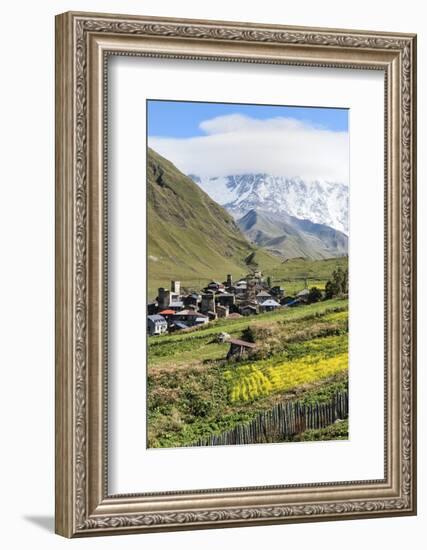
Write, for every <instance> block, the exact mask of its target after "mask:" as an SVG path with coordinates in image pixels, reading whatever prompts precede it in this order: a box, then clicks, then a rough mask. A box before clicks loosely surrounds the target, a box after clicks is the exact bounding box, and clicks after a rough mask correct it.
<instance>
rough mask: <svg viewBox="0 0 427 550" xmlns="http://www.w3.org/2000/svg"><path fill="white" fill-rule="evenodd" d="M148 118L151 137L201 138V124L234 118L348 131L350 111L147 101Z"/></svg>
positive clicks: (321, 108) (203, 133)
mask: <svg viewBox="0 0 427 550" xmlns="http://www.w3.org/2000/svg"><path fill="white" fill-rule="evenodd" d="M147 114H148V117H147V118H148V135H149V136H150V137H151V136H153V137H154V136H162V137H169V138H188V137H195V136H202V135H205V132H204V131H203V130H202V129H201V128H200V126H199V125H200V123H202V122H203V121H205V120H209V119H213V118H216V117H220V116H226V115H233V114H239V115H243V116H246V117H250V118H252V119H257V120H268V119H273V118H276V117H285V118H292V119H296V120H299V121H301V122H303V123H306V124H310V125H311V126H313V127H321V128H323V129H326V130H330V131H341V132H347V131H348V109H334V108H324V107H285V106H270V105H243V104H232V103H202V102H201V103H198V102H192V101H159V100H148V101H147Z"/></svg>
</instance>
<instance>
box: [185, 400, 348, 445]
mask: <svg viewBox="0 0 427 550" xmlns="http://www.w3.org/2000/svg"><path fill="white" fill-rule="evenodd" d="M347 417H348V393H347V392H337V393H336V394H335V395H334V396H333V398H332V400H331V401H329V402H327V403H315V404H310V405H304V404H302V403H301V402H299V401H297V402H287V403H279V404H277V405H275V406H274V407H273V408H272V409H270V410H269V411H264V412H262V413H260V414H258V415H257V416H256V418H254V420H252V421H251V422H249V423H247V424H238V425H237V426H235V427H234V428H233V429H231V430H228V431H226V432H222V433H221V434H218V435H212V436H210V437H208V438H206V439H201V440H199V441H197V442H195V443H193V445H192V446H193V447H204V446H212V445H244V444H251V443H273V442H278V441H283V440H284V439H286V438H287V437H290V436H293V435H296V434H298V433H301V432H304V431H305V430H311V429H319V428H325V427H326V426H329V425H331V424H333V423H334V422H335V421H336V420H343V419H345V418H347Z"/></svg>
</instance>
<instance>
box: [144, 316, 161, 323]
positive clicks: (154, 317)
mask: <svg viewBox="0 0 427 550" xmlns="http://www.w3.org/2000/svg"><path fill="white" fill-rule="evenodd" d="M147 319H149V320H150V321H152V322H153V323H158V322H160V321H164V322H165V323H166V319H165V318H164V317H163V316H162V315H148V316H147Z"/></svg>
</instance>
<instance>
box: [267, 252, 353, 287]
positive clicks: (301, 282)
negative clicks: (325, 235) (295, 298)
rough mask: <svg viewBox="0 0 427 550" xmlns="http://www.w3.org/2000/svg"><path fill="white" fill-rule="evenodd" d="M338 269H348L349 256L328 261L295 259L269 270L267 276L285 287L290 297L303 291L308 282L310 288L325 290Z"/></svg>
mask: <svg viewBox="0 0 427 550" xmlns="http://www.w3.org/2000/svg"><path fill="white" fill-rule="evenodd" d="M337 267H341V268H342V269H347V267H348V256H343V257H341V258H330V259H328V260H307V259H304V258H294V259H292V260H286V261H285V262H281V263H280V264H279V265H274V266H271V267H270V268H267V269H266V270H265V274H266V275H270V276H271V278H272V281H273V283H275V284H280V285H282V286H284V288H285V290H286V294H288V295H290V294H293V293H295V292H298V291H299V290H302V289H303V288H304V287H305V281H306V280H307V285H308V286H309V287H312V286H317V287H319V288H322V289H323V288H324V287H325V283H326V281H327V280H328V279H330V278H331V275H332V272H333V271H334V270H335V269H336V268H337Z"/></svg>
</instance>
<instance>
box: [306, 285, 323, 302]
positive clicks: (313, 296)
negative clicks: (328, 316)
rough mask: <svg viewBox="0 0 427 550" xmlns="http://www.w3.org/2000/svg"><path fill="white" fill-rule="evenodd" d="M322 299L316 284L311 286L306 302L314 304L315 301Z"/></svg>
mask: <svg viewBox="0 0 427 550" xmlns="http://www.w3.org/2000/svg"><path fill="white" fill-rule="evenodd" d="M321 299H322V291H321V290H320V289H318V288H317V286H313V287H312V288H310V291H309V295H308V302H309V303H310V304H314V303H315V302H320V300H321Z"/></svg>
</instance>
